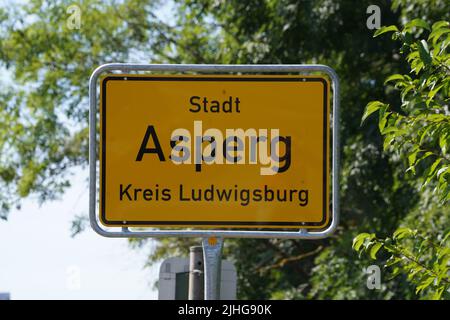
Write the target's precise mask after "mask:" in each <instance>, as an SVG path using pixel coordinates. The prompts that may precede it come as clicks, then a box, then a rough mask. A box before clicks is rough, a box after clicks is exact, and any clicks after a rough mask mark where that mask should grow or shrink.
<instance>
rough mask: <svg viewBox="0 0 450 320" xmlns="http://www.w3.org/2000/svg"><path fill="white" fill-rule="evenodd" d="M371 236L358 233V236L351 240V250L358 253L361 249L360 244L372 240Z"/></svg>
mask: <svg viewBox="0 0 450 320" xmlns="http://www.w3.org/2000/svg"><path fill="white" fill-rule="evenodd" d="M372 237H373V235H371V234H369V233H360V234H358V235H357V236H356V237H355V238H354V239H353V245H352V248H353V249H355V250H356V251H359V249H360V248H361V246H362V244H363V243H364V241H365V240H366V239H370V238H372Z"/></svg>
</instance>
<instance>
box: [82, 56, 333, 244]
mask: <svg viewBox="0 0 450 320" xmlns="http://www.w3.org/2000/svg"><path fill="white" fill-rule="evenodd" d="M114 71H120V72H122V73H129V72H130V71H147V72H180V73H181V72H198V73H215V74H217V73H221V74H230V73H270V72H276V73H301V74H302V75H306V74H311V73H321V74H325V75H327V76H328V77H329V78H330V80H331V83H332V89H333V93H332V94H333V106H332V110H333V113H332V167H331V172H332V185H331V195H332V214H331V224H330V225H329V226H328V227H327V229H325V230H321V231H309V230H306V229H299V230H298V231H246V230H242V231H239V230H210V229H205V230H190V229H187V230H170V229H169V230H167V229H158V230H154V229H150V230H142V228H139V229H136V228H127V227H123V228H121V230H120V231H118V230H114V231H112V230H111V228H104V227H102V226H101V225H100V224H99V221H98V217H97V214H96V211H97V210H96V208H97V187H96V183H97V145H98V143H97V132H96V131H97V82H98V79H99V76H100V75H101V74H102V73H107V72H114ZM89 105H90V108H89V169H90V171H89V218H90V222H91V226H92V228H93V229H94V230H95V231H96V232H97V233H98V234H100V235H102V236H105V237H112V238H150V237H202V238H209V237H217V238H283V239H322V238H326V237H328V236H330V235H331V234H332V233H333V232H334V231H335V230H336V228H337V225H338V222H339V78H338V76H337V74H336V72H335V71H334V70H333V69H332V68H330V67H328V66H325V65H317V64H311V65H302V64H298V65H206V64H205V65H201V64H129V63H109V64H104V65H102V66H100V67H98V68H97V69H95V71H94V72H93V73H92V75H91V78H90V80H89Z"/></svg>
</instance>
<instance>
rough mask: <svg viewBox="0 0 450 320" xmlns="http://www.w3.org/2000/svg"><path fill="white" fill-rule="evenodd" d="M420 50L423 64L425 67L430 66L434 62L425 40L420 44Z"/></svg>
mask: <svg viewBox="0 0 450 320" xmlns="http://www.w3.org/2000/svg"><path fill="white" fill-rule="evenodd" d="M418 48H419V55H420V60H422V62H423V63H424V64H425V65H429V64H430V63H431V61H432V59H431V55H430V50H429V49H428V44H427V42H426V41H425V40H421V41H420V42H419V43H418Z"/></svg>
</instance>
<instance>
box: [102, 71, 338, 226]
mask: <svg viewBox="0 0 450 320" xmlns="http://www.w3.org/2000/svg"><path fill="white" fill-rule="evenodd" d="M100 110H101V111H100V117H101V121H100V122H101V137H100V139H101V143H100V145H101V152H100V182H101V183H100V212H101V214H100V217H101V221H102V223H103V224H105V225H107V226H169V227H170V226H172V227H179V226H190V227H191V226H202V227H246V228H248V227H257V228H261V227H263V228H324V227H326V226H327V225H328V224H329V222H330V218H329V212H330V210H329V209H330V208H329V190H328V189H329V188H328V185H329V178H330V177H329V164H328V157H329V85H328V81H327V80H326V79H324V78H321V77H304V76H179V75H178V76H168V75H164V76H144V75H108V76H105V77H104V78H103V79H102V82H101V108H100Z"/></svg>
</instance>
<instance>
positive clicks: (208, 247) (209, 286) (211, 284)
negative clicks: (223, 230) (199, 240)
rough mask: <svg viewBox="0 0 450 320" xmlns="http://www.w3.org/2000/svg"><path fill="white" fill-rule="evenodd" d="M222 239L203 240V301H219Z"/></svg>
mask: <svg viewBox="0 0 450 320" xmlns="http://www.w3.org/2000/svg"><path fill="white" fill-rule="evenodd" d="M222 248H223V238H217V237H210V238H203V260H204V264H205V300H219V299H220V280H221V276H220V271H221V269H222Z"/></svg>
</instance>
